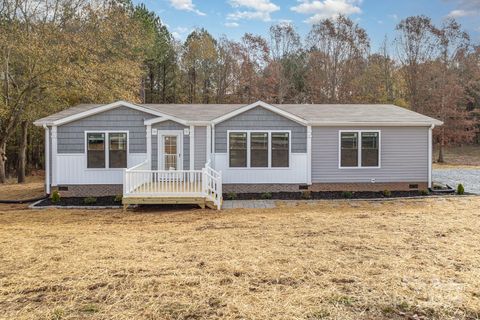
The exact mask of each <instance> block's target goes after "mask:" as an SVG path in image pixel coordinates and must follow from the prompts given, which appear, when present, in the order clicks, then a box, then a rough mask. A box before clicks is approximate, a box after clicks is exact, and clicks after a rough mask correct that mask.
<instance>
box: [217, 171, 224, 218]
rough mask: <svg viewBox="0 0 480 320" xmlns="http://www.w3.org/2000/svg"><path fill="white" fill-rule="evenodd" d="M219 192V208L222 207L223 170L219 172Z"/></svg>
mask: <svg viewBox="0 0 480 320" xmlns="http://www.w3.org/2000/svg"><path fill="white" fill-rule="evenodd" d="M217 192H218V203H217V210H220V209H222V198H223V196H222V192H223V191H222V171H219V172H218V183H217Z"/></svg>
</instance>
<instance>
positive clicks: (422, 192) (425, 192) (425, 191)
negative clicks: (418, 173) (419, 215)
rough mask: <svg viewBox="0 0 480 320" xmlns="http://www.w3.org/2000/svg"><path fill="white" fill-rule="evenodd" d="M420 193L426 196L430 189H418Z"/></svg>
mask: <svg viewBox="0 0 480 320" xmlns="http://www.w3.org/2000/svg"><path fill="white" fill-rule="evenodd" d="M420 194H421V195H422V196H428V195H429V194H430V191H428V190H420Z"/></svg>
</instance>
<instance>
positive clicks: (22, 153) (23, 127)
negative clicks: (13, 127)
mask: <svg viewBox="0 0 480 320" xmlns="http://www.w3.org/2000/svg"><path fill="white" fill-rule="evenodd" d="M27 136H28V122H27V121H22V123H21V124H20V146H19V149H18V167H17V182H18V183H25V168H26V166H27V145H28V141H27Z"/></svg>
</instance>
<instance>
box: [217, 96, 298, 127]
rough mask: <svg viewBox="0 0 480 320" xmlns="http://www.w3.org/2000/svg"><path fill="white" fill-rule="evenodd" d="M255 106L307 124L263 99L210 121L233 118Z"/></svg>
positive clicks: (218, 121)
mask: <svg viewBox="0 0 480 320" xmlns="http://www.w3.org/2000/svg"><path fill="white" fill-rule="evenodd" d="M256 107H262V108H265V109H267V110H269V111H272V112H274V113H276V114H279V115H281V116H283V117H285V118H287V119H290V120H292V121H295V122H297V123H300V124H302V125H307V121H306V120H305V119H302V118H300V117H297V116H296V115H294V114H291V113H290V112H287V111H284V110H282V109H280V108H277V107H275V106H272V105H271V104H268V103H265V102H263V101H257V102H255V103H252V104H249V105H246V106H244V107H241V108H239V109H237V110H234V111H232V112H229V113H227V114H225V115H223V116H221V117H218V118H216V119H213V120H212V123H213V124H218V123H220V122H223V121H225V120H228V119H230V118H233V117H235V116H237V115H239V114H242V113H244V112H246V111H248V110H251V109H253V108H256Z"/></svg>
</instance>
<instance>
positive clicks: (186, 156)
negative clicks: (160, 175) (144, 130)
mask: <svg viewBox="0 0 480 320" xmlns="http://www.w3.org/2000/svg"><path fill="white" fill-rule="evenodd" d="M185 128H187V127H186V126H184V125H182V124H180V123H177V122H175V121H171V120H168V121H164V122H160V123H157V124H153V125H152V129H158V130H181V131H183V129H185ZM158 137H159V136H158V135H156V136H152V169H153V170H157V169H158ZM182 156H183V170H189V169H190V136H187V135H183V153H182Z"/></svg>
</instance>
